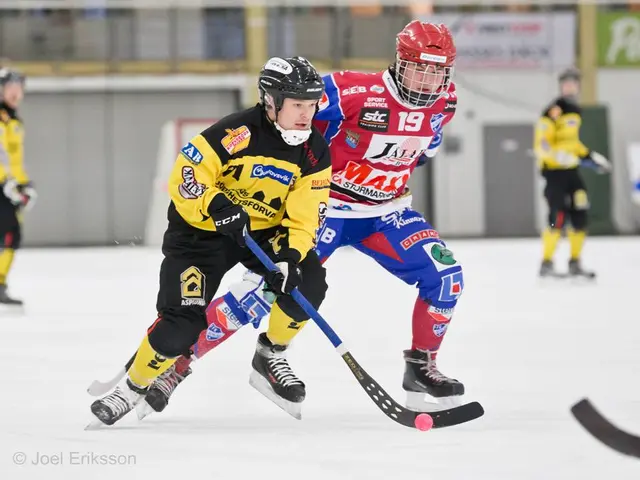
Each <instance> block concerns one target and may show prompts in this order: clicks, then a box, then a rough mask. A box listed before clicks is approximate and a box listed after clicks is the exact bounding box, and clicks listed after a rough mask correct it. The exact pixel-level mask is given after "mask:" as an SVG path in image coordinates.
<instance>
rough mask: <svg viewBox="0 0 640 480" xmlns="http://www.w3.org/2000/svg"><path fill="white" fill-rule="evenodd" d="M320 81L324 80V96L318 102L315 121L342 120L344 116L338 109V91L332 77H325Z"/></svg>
mask: <svg viewBox="0 0 640 480" xmlns="http://www.w3.org/2000/svg"><path fill="white" fill-rule="evenodd" d="M322 80H324V95H323V96H322V100H321V101H320V110H319V111H318V113H316V116H315V120H324V121H336V120H343V119H344V115H343V113H342V110H341V108H340V91H339V89H338V86H337V85H336V82H335V80H334V79H333V75H325V76H324V77H322Z"/></svg>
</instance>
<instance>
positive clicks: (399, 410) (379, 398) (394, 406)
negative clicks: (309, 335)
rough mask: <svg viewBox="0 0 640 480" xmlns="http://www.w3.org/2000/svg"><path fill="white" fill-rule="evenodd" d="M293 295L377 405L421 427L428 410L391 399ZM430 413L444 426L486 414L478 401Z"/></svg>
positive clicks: (253, 246)
mask: <svg viewBox="0 0 640 480" xmlns="http://www.w3.org/2000/svg"><path fill="white" fill-rule="evenodd" d="M244 238H245V241H246V243H247V247H249V249H250V250H251V251H252V252H253V253H254V255H255V256H256V257H258V259H259V260H260V262H262V264H263V265H264V266H265V267H266V268H267V269H268V270H270V271H278V267H276V265H275V264H274V263H273V262H272V261H271V259H270V258H269V257H268V256H267V254H266V253H264V251H263V250H262V249H261V248H260V246H259V245H258V244H257V243H256V242H255V241H254V240H253V239H252V238H251V237H250V236H249V235H248V233H247V231H246V230H245V232H244ZM291 296H292V297H293V299H294V300H295V301H296V302H298V304H299V305H300V306H301V307H302V309H303V310H304V311H305V312H306V314H307V315H309V317H311V319H313V321H314V322H315V323H316V324H317V325H318V327H320V330H322V333H324V334H325V335H326V336H327V338H328V339H329V341H330V342H331V343H332V344H333V346H334V347H335V349H336V351H337V352H338V355H340V356H341V357H342V359H343V360H344V361H345V363H346V364H347V365H348V366H349V369H350V370H351V373H353V375H354V376H355V377H356V379H357V380H358V382H359V383H360V386H361V387H362V388H363V389H364V390H365V391H366V392H367V395H369V398H370V399H371V400H372V401H373V402H374V403H375V404H376V406H377V407H378V408H379V409H380V410H382V412H383V413H384V414H385V415H387V417H389V418H390V419H391V420H393V421H394V422H397V423H399V424H401V425H404V426H405V427H410V428H417V427H416V417H418V416H420V415H424V413H423V412H415V411H413V410H409V409H407V408H404V407H403V406H401V405H400V404H398V402H396V401H395V400H394V399H393V398H391V396H389V394H388V393H387V392H385V391H384V389H383V388H382V387H381V386H380V384H378V382H376V381H375V380H374V379H373V377H371V375H369V374H368V373H367V372H366V371H365V370H364V369H363V368H362V367H361V366H360V364H359V363H358V362H357V361H356V359H355V358H354V357H353V355H352V354H351V352H349V350H348V349H347V347H346V346H345V345H344V343H343V342H342V340H341V339H340V337H338V334H337V333H336V332H335V331H334V330H333V329H332V328H331V327H330V326H329V324H328V323H327V322H326V321H325V319H324V318H322V316H321V315H320V314H319V313H318V311H317V310H316V309H315V308H313V305H311V304H310V303H309V301H308V300H307V299H306V298H305V297H304V295H302V294H301V293H300V292H299V291H298V289H297V288H296V289H294V290H293V292H291ZM428 414H429V415H430V416H431V418H432V419H433V428H442V427H450V426H453V425H458V424H460V423H465V422H469V421H471V420H474V419H476V418H479V417H481V416H482V415H484V409H483V408H482V405H480V404H479V403H478V402H471V403H467V404H465V405H460V406H458V407H454V408H449V409H446V410H439V411H435V412H428Z"/></svg>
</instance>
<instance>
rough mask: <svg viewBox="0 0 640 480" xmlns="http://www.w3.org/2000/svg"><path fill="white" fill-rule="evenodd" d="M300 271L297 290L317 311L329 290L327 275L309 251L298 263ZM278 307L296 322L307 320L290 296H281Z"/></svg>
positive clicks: (306, 316)
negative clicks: (300, 281)
mask: <svg viewBox="0 0 640 480" xmlns="http://www.w3.org/2000/svg"><path fill="white" fill-rule="evenodd" d="M300 268H301V270H302V285H300V287H299V290H300V293H302V295H304V297H305V298H306V299H307V300H308V301H309V303H311V305H313V308H315V309H318V308H320V305H321V304H322V302H323V301H324V297H325V295H326V293H327V289H328V288H329V287H328V285H327V280H326V277H327V274H326V270H325V268H324V267H323V266H322V264H321V263H320V259H319V258H318V255H317V254H316V253H315V252H314V251H310V252H309V253H308V254H307V256H306V258H305V259H304V260H303V261H302V262H301V263H300ZM278 306H279V307H280V308H281V309H282V311H283V312H284V313H286V314H287V315H288V316H289V317H291V318H292V319H293V320H295V321H296V322H302V321H304V320H307V319H308V318H309V315H307V314H306V313H305V311H304V310H303V309H302V307H300V305H298V303H297V302H296V301H295V300H294V299H293V297H291V296H290V295H283V296H281V297H279V298H278Z"/></svg>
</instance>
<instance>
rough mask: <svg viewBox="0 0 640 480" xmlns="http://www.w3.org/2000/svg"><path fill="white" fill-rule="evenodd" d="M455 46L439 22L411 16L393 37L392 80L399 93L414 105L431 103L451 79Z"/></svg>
mask: <svg viewBox="0 0 640 480" xmlns="http://www.w3.org/2000/svg"><path fill="white" fill-rule="evenodd" d="M455 59H456V46H455V44H454V42H453V36H452V35H451V31H450V30H449V29H448V28H447V27H446V25H444V24H443V23H439V24H435V23H423V22H420V21H419V20H414V21H412V22H411V23H409V24H408V25H407V26H406V27H404V28H403V29H402V31H401V32H400V33H398V35H397V37H396V68H395V70H396V80H397V81H398V88H399V90H400V93H401V95H402V96H403V97H404V99H405V100H406V101H408V102H409V103H411V104H413V105H416V106H425V107H428V106H431V105H433V103H435V102H436V101H437V100H438V99H439V98H440V97H441V96H442V95H444V94H445V93H446V91H447V89H448V87H449V83H450V82H451V74H452V73H453V64H454V62H455Z"/></svg>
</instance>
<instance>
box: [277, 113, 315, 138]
mask: <svg viewBox="0 0 640 480" xmlns="http://www.w3.org/2000/svg"><path fill="white" fill-rule="evenodd" d="M274 111H275V112H276V120H275V121H274V122H273V125H274V126H275V127H276V130H278V132H280V136H281V137H282V140H284V143H286V144H287V145H291V146H292V147H295V146H298V145H300V144H302V143H304V142H306V141H307V140H309V137H310V136H311V129H310V128H308V129H306V130H286V129H284V128H282V127H281V126H280V124H279V123H278V114H279V113H280V109H279V108H274Z"/></svg>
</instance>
